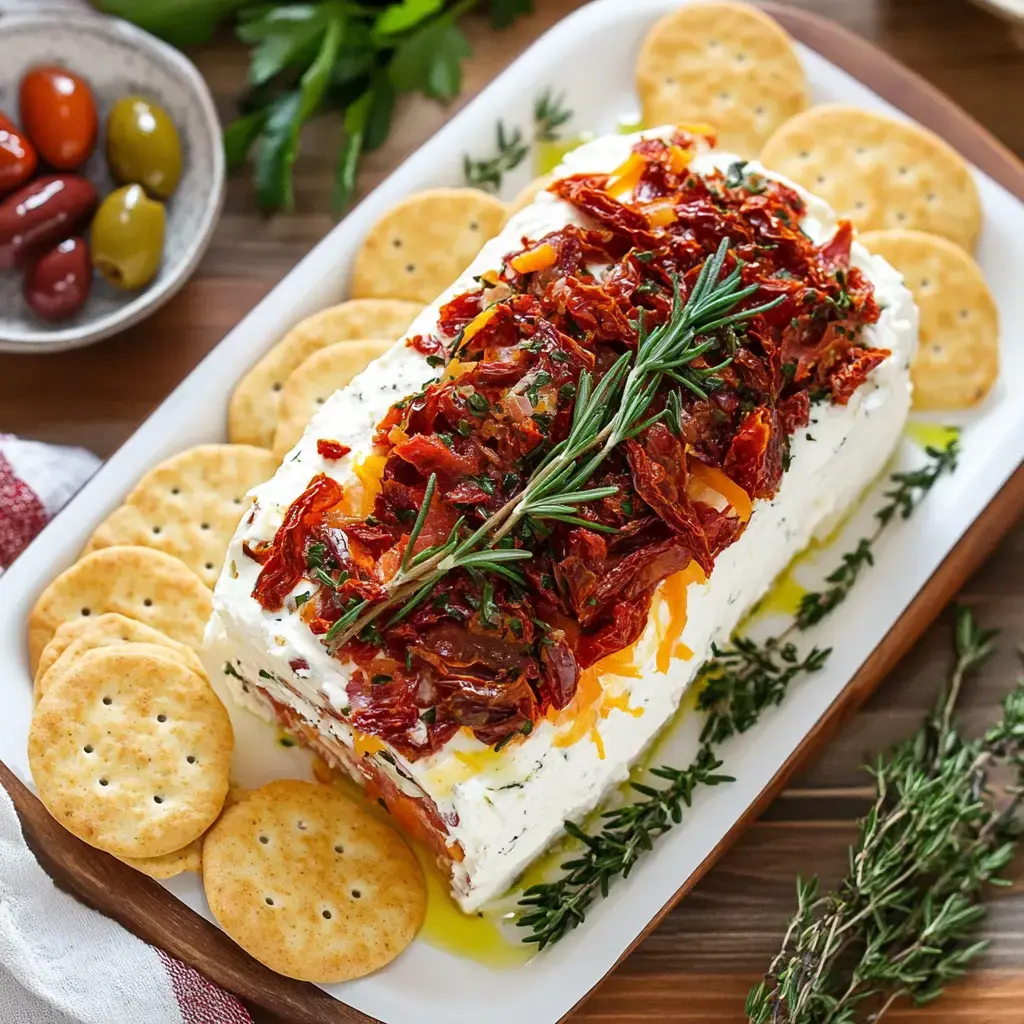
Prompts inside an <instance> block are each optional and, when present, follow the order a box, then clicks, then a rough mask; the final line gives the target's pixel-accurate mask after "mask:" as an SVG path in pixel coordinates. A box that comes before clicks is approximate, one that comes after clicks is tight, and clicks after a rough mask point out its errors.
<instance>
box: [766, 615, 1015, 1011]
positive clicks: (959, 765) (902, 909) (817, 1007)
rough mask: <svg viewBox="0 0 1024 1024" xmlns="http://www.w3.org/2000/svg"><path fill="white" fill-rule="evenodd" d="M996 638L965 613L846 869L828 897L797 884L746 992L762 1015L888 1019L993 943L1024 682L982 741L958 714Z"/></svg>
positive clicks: (923, 998) (885, 765)
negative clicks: (990, 933) (793, 906)
mask: <svg viewBox="0 0 1024 1024" xmlns="http://www.w3.org/2000/svg"><path fill="white" fill-rule="evenodd" d="M993 635H994V633H993V632H990V631H987V630H983V629H980V628H979V627H978V625H977V623H976V622H975V620H974V616H973V614H972V613H971V611H970V610H969V609H967V608H959V609H958V610H957V620H956V654H957V658H956V663H955V665H954V667H953V671H952V673H951V676H950V679H949V685H948V686H947V687H946V689H945V691H944V692H943V694H942V696H941V697H940V699H939V701H938V704H937V706H936V708H935V710H934V711H933V712H932V714H931V716H930V717H929V718H928V720H927V721H926V723H925V724H924V726H923V728H922V729H921V730H920V731H919V732H918V733H917V734H916V735H915V736H913V737H911V738H910V739H909V740H907V741H906V742H904V743H903V744H901V745H900V746H899V747H897V748H896V750H895V751H894V752H893V753H892V754H891V755H890V756H889V757H887V758H886V757H879V758H878V760H877V761H876V763H875V764H874V766H873V767H872V768H871V769H870V771H871V773H872V774H873V775H874V777H875V789H876V795H875V802H874V804H873V806H872V807H871V810H870V811H869V812H868V814H867V816H866V817H865V818H864V819H862V821H861V823H860V836H859V838H858V841H857V844H856V845H855V846H854V847H853V848H852V849H851V851H850V869H849V872H848V874H847V876H846V877H845V878H844V879H843V881H842V882H841V883H840V884H839V886H838V887H837V888H836V889H835V890H833V891H832V892H828V893H825V894H821V893H820V892H819V888H818V881H817V879H816V878H812V879H810V880H809V881H806V882H804V881H801V880H798V881H797V904H798V909H797V912H796V915H795V916H794V918H793V920H792V922H791V923H790V926H789V929H788V930H787V932H786V935H785V938H784V939H783V941H782V948H781V950H780V951H779V953H778V955H777V956H776V957H775V959H774V960H773V961H772V963H771V965H770V966H769V968H768V971H767V973H766V975H765V978H764V981H762V982H761V983H760V984H758V985H757V986H756V987H755V988H754V989H753V990H752V991H751V993H750V995H749V997H748V999H747V1006H746V1012H747V1015H748V1018H749V1020H750V1021H751V1022H752V1024H853V1022H854V1021H865V1022H866V1021H878V1020H880V1019H881V1018H882V1016H883V1015H884V1014H885V1013H886V1012H887V1011H888V1010H889V1009H890V1008H891V1007H892V1006H893V1004H894V1003H895V1002H896V1001H897V1000H899V999H902V998H904V997H906V998H909V999H910V1000H912V1001H913V1002H914V1003H915V1004H916V1005H918V1006H920V1005H923V1004H925V1003H928V1002H930V1001H931V1000H933V999H935V998H936V997H937V996H939V995H940V994H941V993H942V989H943V986H944V985H945V984H946V983H947V982H948V981H950V980H952V979H954V978H957V977H959V976H960V975H962V974H963V973H964V972H965V970H966V968H967V965H968V964H969V963H970V961H971V960H972V959H973V958H974V957H975V956H977V954H978V953H980V952H981V951H982V950H983V949H984V948H985V946H986V943H984V942H978V941H975V936H976V934H977V930H978V926H979V924H980V922H981V920H982V918H983V917H984V915H985V908H984V906H983V904H982V902H981V901H982V899H983V898H984V896H985V893H986V892H987V890H988V889H989V887H990V886H1003V885H1007V884H1009V883H1008V882H1007V881H1006V880H1005V879H1004V878H1003V877H1002V871H1003V869H1004V868H1006V866H1007V865H1008V864H1009V862H1010V860H1011V859H1012V857H1013V855H1014V852H1015V849H1016V846H1017V843H1018V841H1019V839H1020V837H1021V833H1022V824H1024V823H1022V821H1021V816H1020V810H1021V796H1022V793H1024V789H1022V784H1024V680H1021V681H1019V682H1018V685H1017V688H1016V689H1015V690H1014V691H1013V692H1012V693H1010V694H1009V696H1007V697H1006V698H1005V700H1004V701H1003V704H1002V710H1003V713H1002V716H1001V718H1000V720H999V721H998V722H997V723H996V724H995V725H994V726H992V728H990V729H989V730H988V731H987V732H986V733H985V735H984V736H983V737H982V738H981V739H975V740H969V739H965V738H964V737H963V736H962V735H961V733H960V731H959V729H958V728H957V726H956V724H955V722H954V720H953V713H954V710H955V707H956V703H957V699H958V697H959V695H960V692H961V688H962V686H963V683H964V680H965V678H966V677H967V676H968V674H969V673H970V672H972V671H973V670H974V669H976V668H977V667H978V666H979V665H980V664H981V663H982V662H983V661H985V659H986V658H988V657H989V655H990V654H991V653H992V651H993V645H992V637H993Z"/></svg>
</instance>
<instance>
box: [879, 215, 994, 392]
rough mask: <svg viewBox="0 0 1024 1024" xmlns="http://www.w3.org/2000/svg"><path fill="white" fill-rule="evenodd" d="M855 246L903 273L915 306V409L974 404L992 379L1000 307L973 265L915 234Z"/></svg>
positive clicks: (946, 244) (956, 250)
mask: <svg viewBox="0 0 1024 1024" xmlns="http://www.w3.org/2000/svg"><path fill="white" fill-rule="evenodd" d="M860 241H861V242H862V243H863V244H864V245H865V246H866V247H867V248H868V249H869V250H870V251H871V252H874V253H877V254H878V255H879V256H881V257H882V258H883V259H886V260H888V262H889V263H891V264H892V265H893V266H894V267H895V268H896V269H897V270H898V271H899V272H900V273H901V274H902V275H903V280H904V282H905V284H906V286H907V287H908V288H909V289H910V291H911V293H912V294H913V296H914V301H915V302H916V303H917V308H918V311H919V313H920V333H919V339H920V340H919V344H918V347H917V353H916V355H915V356H914V361H913V363H911V366H910V377H911V380H912V381H913V383H914V407H915V408H917V409H964V408H967V407H968V406H972V405H977V403H978V402H980V401H981V400H982V399H983V398H984V397H985V395H987V394H988V392H989V390H990V389H991V388H992V385H993V384H994V383H995V380H996V377H997V376H998V375H999V310H998V308H997V306H996V302H995V299H994V298H993V297H992V293H991V292H990V291H989V289H988V285H987V284H986V283H985V278H984V277H983V276H982V273H981V270H980V268H979V267H978V265H977V263H975V262H974V260H972V259H971V257H970V256H968V255H967V253H965V252H964V251H963V249H961V248H960V247H959V246H957V245H954V244H953V243H952V242H950V241H948V240H947V239H945V238H939V237H938V236H937V235H929V234H925V233H924V232H922V231H870V232H866V233H865V234H863V235H861V236H860Z"/></svg>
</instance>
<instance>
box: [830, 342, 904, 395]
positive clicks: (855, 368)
mask: <svg viewBox="0 0 1024 1024" xmlns="http://www.w3.org/2000/svg"><path fill="white" fill-rule="evenodd" d="M891 355H892V352H891V351H890V350H889V349H887V348H856V347H855V348H851V349H849V351H847V353H846V355H845V357H844V359H843V362H842V363H841V364H840V366H839V368H838V369H837V370H836V371H835V372H834V373H833V374H832V376H831V378H830V379H829V387H830V388H831V389H832V400H833V401H834V402H835V403H836V405H846V403H847V402H848V401H849V400H850V396H851V395H852V394H853V393H854V391H856V390H857V388H859V387H860V386H861V384H863V383H864V381H866V380H867V378H868V374H869V373H870V372H871V371H872V370H873V369H874V368H875V367H876V366H877V365H878V364H879V363H881V362H884V361H885V360H886V359H888V357H889V356H891Z"/></svg>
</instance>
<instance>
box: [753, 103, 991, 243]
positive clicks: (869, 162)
mask: <svg viewBox="0 0 1024 1024" xmlns="http://www.w3.org/2000/svg"><path fill="white" fill-rule="evenodd" d="M761 162H762V163H763V164H764V165H765V166H766V167H769V168H771V169H772V170H773V171H779V172H781V173H782V174H785V175H786V176H787V177H789V178H792V179H793V180H794V181H795V182H797V183H798V184H800V185H803V186H804V188H806V189H808V190H809V191H811V192H813V193H814V194H815V195H818V196H821V198H822V199H824V200H826V201H827V202H828V203H830V204H831V206H832V207H833V209H834V210H835V211H836V213H837V214H838V215H839V216H840V217H844V218H846V219H848V220H851V221H852V222H853V224H854V225H855V226H856V227H857V228H858V229H859V230H861V231H876V230H884V229H888V228H901V229H912V230H916V231H928V232H931V233H932V234H936V235H942V236H943V237H944V238H948V239H949V240H950V241H951V242H956V244H957V245H961V246H963V247H964V248H965V249H968V250H969V249H971V248H973V246H974V243H975V240H976V239H977V237H978V231H979V229H980V227H981V201H980V199H979V198H978V189H977V186H976V185H975V184H974V179H973V177H972V176H971V172H970V169H969V168H968V166H967V164H966V163H965V162H964V160H963V158H962V157H961V156H960V154H959V153H957V152H956V151H955V150H953V149H952V148H950V147H949V146H947V145H946V143H945V142H943V141H942V139H940V138H939V137H938V136H937V135H933V134H932V133H931V132H929V131H927V130H926V129H924V128H921V127H920V126H919V125H914V124H909V123H907V122H905V121H895V120H893V119H892V118H889V117H883V116H882V115H881V114H875V113H872V112H870V111H867V110H860V109H858V108H856V107H847V106H843V105H841V104H831V103H830V104H826V105H824V106H820V107H813V108H812V109H811V110H808V111H807V112H806V113H804V114H801V115H800V116H799V117H795V118H793V120H792V121H790V122H788V123H787V124H784V125H783V126H782V127H781V128H780V129H779V130H778V131H777V132H776V133H775V134H774V135H773V136H772V137H771V138H770V139H769V140H768V142H767V143H766V145H765V147H764V150H763V151H762V152H761Z"/></svg>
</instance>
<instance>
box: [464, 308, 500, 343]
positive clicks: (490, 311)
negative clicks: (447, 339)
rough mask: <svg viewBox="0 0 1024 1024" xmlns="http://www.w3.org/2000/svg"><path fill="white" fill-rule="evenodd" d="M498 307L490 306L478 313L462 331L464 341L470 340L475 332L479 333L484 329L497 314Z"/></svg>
mask: <svg viewBox="0 0 1024 1024" xmlns="http://www.w3.org/2000/svg"><path fill="white" fill-rule="evenodd" d="M497 313H498V307H497V306H496V305H495V306H488V307H487V309H485V310H484V311H483V312H482V313H478V314H477V315H476V316H475V317H474V318H473V319H472V320H470V322H469V323H468V324H466V327H465V329H464V330H463V332H462V340H463V342H467V341H469V339H470V338H472V337H473V336H474V335H475V334H478V333H479V332H480V331H482V330H483V328H484V327H486V326H487V325H488V324H489V323H490V322H491V321H492V320H493V319H494V318H495V316H497Z"/></svg>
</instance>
